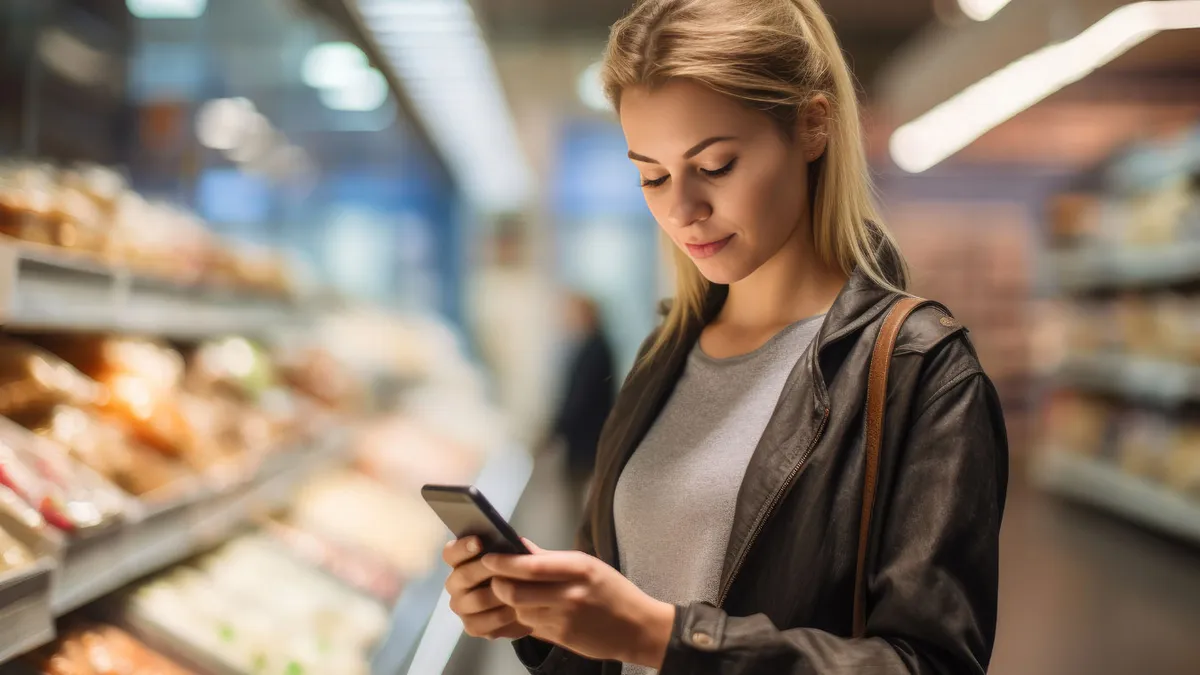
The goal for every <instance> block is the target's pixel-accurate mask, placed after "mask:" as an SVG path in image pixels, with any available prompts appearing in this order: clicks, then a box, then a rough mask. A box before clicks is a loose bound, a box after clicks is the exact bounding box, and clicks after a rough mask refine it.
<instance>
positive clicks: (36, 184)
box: [0, 163, 57, 242]
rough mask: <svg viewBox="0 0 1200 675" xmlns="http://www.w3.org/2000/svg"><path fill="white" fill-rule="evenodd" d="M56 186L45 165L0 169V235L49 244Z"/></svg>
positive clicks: (8, 165)
mask: <svg viewBox="0 0 1200 675" xmlns="http://www.w3.org/2000/svg"><path fill="white" fill-rule="evenodd" d="M56 191H57V185H56V184H55V180H54V171H53V168H52V167H51V166H49V165H47V164H40V165H32V164H25V165H22V164H17V163H7V164H5V165H3V166H0V233H3V234H5V235H8V236H10V237H14V238H17V239H24V240H28V241H43V242H49V241H50V240H51V238H52V236H51V233H50V228H51V224H50V223H51V212H52V211H53V209H54V202H55V198H56V195H55V193H56Z"/></svg>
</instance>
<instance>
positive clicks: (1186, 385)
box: [1059, 354, 1200, 406]
mask: <svg viewBox="0 0 1200 675" xmlns="http://www.w3.org/2000/svg"><path fill="white" fill-rule="evenodd" d="M1059 378H1060V379H1061V380H1062V381H1063V382H1065V383H1067V384H1070V385H1072V386H1074V387H1077V388H1080V389H1083V390H1087V391H1094V392H1100V393H1105V394H1109V395H1114V396H1119V397H1124V398H1129V399H1132V400H1135V401H1144V402H1148V403H1154V404H1159V405H1165V406H1179V405H1183V404H1185V403H1189V402H1190V403H1200V367H1197V366H1193V365H1190V364H1184V363H1172V362H1170V361H1161V360H1156V359H1151V358H1145V357H1139V356H1129V355H1122V354H1076V355H1072V356H1070V357H1068V358H1067V359H1066V361H1065V362H1064V363H1063V365H1062V366H1061V368H1060V370H1059Z"/></svg>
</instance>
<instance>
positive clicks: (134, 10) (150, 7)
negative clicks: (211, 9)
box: [125, 0, 208, 19]
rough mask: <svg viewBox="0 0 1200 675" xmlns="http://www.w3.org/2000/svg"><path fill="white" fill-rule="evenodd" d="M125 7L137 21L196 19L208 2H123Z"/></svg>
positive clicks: (148, 0)
mask: <svg viewBox="0 0 1200 675" xmlns="http://www.w3.org/2000/svg"><path fill="white" fill-rule="evenodd" d="M125 6H126V7H128V8H129V13H130V14H132V15H134V16H136V17H137V18H139V19H198V18H200V17H201V16H203V15H204V10H205V9H206V8H207V7H208V0H125Z"/></svg>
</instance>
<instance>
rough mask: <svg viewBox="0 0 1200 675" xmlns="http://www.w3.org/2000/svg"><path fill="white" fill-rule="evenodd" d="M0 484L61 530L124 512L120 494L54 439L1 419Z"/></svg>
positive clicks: (97, 524) (110, 518) (73, 529)
mask: <svg viewBox="0 0 1200 675" xmlns="http://www.w3.org/2000/svg"><path fill="white" fill-rule="evenodd" d="M0 484H2V485H3V486H4V487H6V488H8V489H10V490H12V491H13V492H14V493H16V494H17V495H18V496H19V497H21V499H22V500H24V501H25V502H26V503H27V504H29V505H30V506H33V507H34V508H36V509H37V510H38V511H39V512H40V513H41V515H42V517H43V518H45V519H46V522H47V523H49V524H51V525H53V526H54V527H56V528H58V529H60V530H62V531H64V532H78V531H86V530H90V529H96V528H100V527H104V526H106V525H108V524H110V523H112V522H115V521H116V520H117V519H118V518H119V517H120V516H121V515H122V513H123V510H124V502H123V500H122V498H121V496H120V493H118V492H116V490H114V489H113V488H112V486H110V485H108V484H106V483H104V482H103V481H102V480H101V479H100V477H99V476H97V475H96V474H95V473H92V472H91V471H90V470H88V469H86V467H83V466H81V465H78V464H75V463H74V462H73V461H72V460H71V458H70V457H68V456H67V455H66V454H65V453H64V452H62V449H61V448H59V447H57V446H56V445H55V444H54V443H53V442H51V441H49V440H47V439H45V438H41V437H39V436H36V435H34V434H33V433H31V432H30V431H28V430H26V429H23V428H21V427H20V426H18V425H16V424H15V423H14V422H12V421H10V420H7V419H0Z"/></svg>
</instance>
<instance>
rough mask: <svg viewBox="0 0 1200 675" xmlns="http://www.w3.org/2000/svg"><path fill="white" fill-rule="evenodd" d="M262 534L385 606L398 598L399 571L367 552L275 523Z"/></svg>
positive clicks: (271, 523) (287, 525) (274, 521)
mask: <svg viewBox="0 0 1200 675" xmlns="http://www.w3.org/2000/svg"><path fill="white" fill-rule="evenodd" d="M263 531H264V533H266V534H267V535H269V536H271V537H273V538H274V539H276V540H277V541H279V542H280V543H281V544H282V545H284V546H285V547H287V549H288V551H289V552H290V553H291V554H292V555H295V556H297V557H298V558H300V559H301V560H304V561H305V562H307V563H309V564H311V565H313V566H315V567H319V568H320V569H323V570H325V571H327V572H329V573H330V574H332V575H333V576H335V577H337V578H338V579H340V580H342V581H343V582H345V583H347V584H349V585H350V586H353V587H354V588H356V589H358V590H360V591H362V592H364V593H367V594H369V595H370V596H371V597H374V598H376V599H378V600H380V601H381V602H383V603H384V604H386V605H388V606H391V605H392V604H393V603H395V602H396V599H397V598H399V597H400V591H401V590H402V589H403V587H404V585H403V584H404V580H403V577H402V575H401V574H400V572H399V570H397V569H395V568H394V567H392V566H391V565H389V564H388V563H387V562H386V561H385V560H383V559H382V558H380V557H378V556H377V555H375V554H373V553H372V552H370V551H366V550H362V549H354V548H351V547H350V546H347V545H344V544H337V543H335V542H332V541H330V540H329V539H328V538H326V537H322V536H321V535H319V534H316V533H313V532H309V531H307V530H302V529H300V528H298V527H294V526H292V525H291V524H288V523H285V522H281V521H276V520H272V521H269V522H267V523H266V524H265V526H264V528H263Z"/></svg>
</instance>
